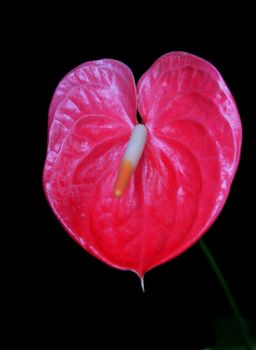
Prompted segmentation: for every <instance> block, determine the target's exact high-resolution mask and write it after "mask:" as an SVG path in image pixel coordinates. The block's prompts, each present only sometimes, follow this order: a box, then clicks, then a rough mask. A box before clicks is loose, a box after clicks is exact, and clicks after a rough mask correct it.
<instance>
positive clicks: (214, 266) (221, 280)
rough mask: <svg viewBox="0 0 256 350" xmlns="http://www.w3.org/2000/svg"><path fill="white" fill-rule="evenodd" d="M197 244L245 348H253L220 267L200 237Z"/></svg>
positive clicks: (251, 349) (250, 349)
mask: <svg viewBox="0 0 256 350" xmlns="http://www.w3.org/2000/svg"><path fill="white" fill-rule="evenodd" d="M199 245H200V247H201V249H202V251H203V253H204V255H205V257H206V259H207V260H208V262H209V264H210V265H211V268H212V269H213V272H214V273H215V275H216V277H217V279H218V281H219V283H220V285H221V287H222V289H223V292H224V294H225V296H226V298H227V300H228V302H229V305H230V307H231V309H232V310H233V312H234V315H235V317H236V320H237V323H238V325H239V327H240V330H241V334H242V335H243V338H244V341H245V344H246V348H247V349H248V350H253V349H254V346H253V343H252V339H251V336H250V334H249V331H248V328H247V326H246V324H245V322H244V320H243V319H242V317H241V314H240V311H239V309H238V307H237V305H236V302H235V300H234V298H233V296H232V294H231V292H230V289H229V286H228V284H227V282H226V280H225V278H224V276H223V274H222V272H221V271H220V268H219V267H218V265H217V263H216V261H215V259H214V257H213V256H212V254H211V252H210V251H209V249H208V247H207V245H206V244H205V243H204V241H203V239H202V238H201V239H200V241H199Z"/></svg>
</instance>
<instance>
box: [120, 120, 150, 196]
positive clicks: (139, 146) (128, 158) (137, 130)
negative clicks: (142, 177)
mask: <svg viewBox="0 0 256 350" xmlns="http://www.w3.org/2000/svg"><path fill="white" fill-rule="evenodd" d="M146 139H147V128H146V127H145V126H144V125H142V124H138V125H136V126H135V127H134V129H133V131H132V134H131V137H130V140H129V142H128V145H127V148H126V151H125V153H124V156H123V158H122V161H121V164H120V168H119V172H118V175H117V179H116V183H115V187H114V194H115V196H116V197H121V196H122V194H123V192H124V190H125V188H126V186H127V185H128V183H129V180H130V178H131V176H132V174H133V172H134V170H135V169H136V166H137V165H138V163H139V160H140V158H141V156H142V153H143V150H144V147H145V144H146Z"/></svg>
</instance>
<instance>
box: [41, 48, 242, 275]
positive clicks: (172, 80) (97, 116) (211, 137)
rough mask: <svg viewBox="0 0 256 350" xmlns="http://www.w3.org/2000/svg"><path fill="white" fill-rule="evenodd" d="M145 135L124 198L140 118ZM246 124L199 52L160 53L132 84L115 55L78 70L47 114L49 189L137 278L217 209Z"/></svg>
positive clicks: (63, 212)
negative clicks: (123, 171)
mask: <svg viewBox="0 0 256 350" xmlns="http://www.w3.org/2000/svg"><path fill="white" fill-rule="evenodd" d="M136 99H137V101H138V110H139V112H140V114H141V116H142V120H143V123H144V124H145V126H146V127H147V130H148V137H147V143H146V146H145V149H144V153H143V156H142V158H141V160H140V162H139V165H138V167H137V168H136V170H135V173H134V175H133V177H132V178H131V181H130V183H129V186H128V188H127V189H126V191H125V193H124V194H123V196H122V197H121V198H117V197H115V196H114V195H113V189H114V183H115V180H116V176H117V172H118V169H119V164H120V161H121V159H122V156H123V153H124V151H125V148H126V146H127V142H128V140H129V137H130V134H131V132H132V129H133V127H134V126H135V125H136V124H137V121H136ZM241 138H242V131H241V124H240V119H239V114H238V111H237V108H236V105H235V102H234V99H233V98H232V96H231V93H230V91H229V89H228V87H227V85H226V84H225V82H224V81H223V79H222V77H221V76H220V74H219V73H218V71H217V70H216V69H215V68H214V67H213V66H212V65H211V64H210V63H208V62H207V61H205V60H203V59H201V58H199V57H196V56H194V55H191V54H188V53H183V52H173V53H169V54H166V55H164V56H162V57H161V58H159V59H158V60H157V61H156V62H155V63H154V64H153V66H152V67H151V68H150V69H149V70H148V71H147V72H146V73H145V74H144V75H143V76H142V78H141V79H140V81H139V83H138V88H137V92H136V86H135V83H134V78H133V75H132V73H131V71H130V70H129V68H128V67H127V66H125V65H124V64H122V63H120V62H118V61H115V60H110V59H105V60H101V61H94V62H87V63H84V64H82V65H81V66H79V67H77V68H75V69H74V70H73V71H71V72H70V73H69V74H68V75H66V76H65V77H64V79H63V80H62V81H61V82H60V84H59V85H58V87H57V89H56V91H55V94H54V97H53V100H52V103H51V106H50V111H49V139H48V151H47V158H46V163H45V168H44V189H45V192H46V196H47V198H48V201H49V203H50V205H51V207H52V209H53V211H54V212H55V214H56V216H57V217H58V219H59V220H60V222H61V223H62V225H63V226H64V227H65V229H66V230H67V231H68V233H69V234H70V235H71V236H72V237H73V238H74V239H75V240H76V241H77V242H78V243H79V244H80V245H81V246H82V247H83V248H85V249H86V250H87V251H88V252H90V253H91V254H93V255H94V256H96V257H97V258H99V259H100V260H102V261H104V262H105V263H107V264H109V265H111V266H114V267H116V268H120V269H129V270H133V271H135V272H136V273H137V274H139V275H140V276H143V274H144V273H145V272H146V271H148V270H149V269H151V268H153V267H155V266H157V265H159V264H162V263H164V262H165V261H167V260H170V259H172V258H174V257H175V256H177V255H178V254H180V253H181V252H183V251H184V250H185V249H187V248H188V247H190V246H191V245H192V244H193V243H194V242H196V241H197V240H198V239H199V238H200V237H201V236H202V235H203V234H204V233H205V232H206V230H207V229H208V228H209V227H210V225H211V224H212V223H213V222H214V220H215V219H216V217H217V216H218V214H219V213H220V211H221V209H222V207H223V205H224V203H225V201H226V199H227V196H228V193H229V190H230V186H231V182H232V179H233V177H234V174H235V171H236V169H237V165H238V162H239V156H240V148H241Z"/></svg>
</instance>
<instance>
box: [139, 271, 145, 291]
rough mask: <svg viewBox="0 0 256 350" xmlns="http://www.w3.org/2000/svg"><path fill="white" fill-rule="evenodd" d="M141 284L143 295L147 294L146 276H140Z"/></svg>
mask: <svg viewBox="0 0 256 350" xmlns="http://www.w3.org/2000/svg"><path fill="white" fill-rule="evenodd" d="M140 284H141V289H142V291H143V293H145V285H144V275H143V276H140Z"/></svg>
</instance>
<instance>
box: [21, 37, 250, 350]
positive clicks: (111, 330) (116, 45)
mask: <svg viewBox="0 0 256 350" xmlns="http://www.w3.org/2000/svg"><path fill="white" fill-rule="evenodd" d="M55 39H56V40H55ZM170 42H171V40H170V41H166V42H165V44H164V45H160V44H157V43H156V42H155V41H154V43H150V44H148V45H144V46H143V45H142V44H140V45H136V46H135V45H134V44H133V43H130V44H129V45H126V46H125V45H121V44H120V42H119V41H118V40H115V42H113V43H112V45H111V42H109V41H108V43H107V44H106V43H105V45H104V44H99V45H93V46H90V45H87V44H86V38H85V40H84V43H82V44H81V42H80V43H79V44H76V43H73V44H72V45H69V46H68V49H67V45H66V46H65V44H64V45H63V44H62V42H59V41H58V38H57V36H56V38H52V40H51V43H47V42H46V43H44V46H43V49H41V50H38V51H36V52H35V53H34V55H33V60H35V61H36V62H37V74H36V77H35V78H36V80H37V84H36V91H34V101H33V103H34V105H35V111H36V113H35V114H34V115H33V117H32V118H31V124H30V126H31V133H30V145H31V149H30V150H32V157H33V161H32V171H31V174H30V175H31V185H32V186H31V196H30V199H31V201H30V204H31V213H32V214H31V216H30V224H31V229H30V230H29V235H28V236H29V238H30V240H29V243H28V245H27V248H28V251H29V259H28V261H29V262H28V264H27V267H26V272H27V276H28V281H26V282H24V283H23V288H24V294H26V296H28V298H27V299H26V300H27V301H26V305H25V309H29V310H31V311H32V312H31V313H30V314H29V315H30V316H29V317H30V320H31V323H30V326H31V324H33V325H34V327H33V331H35V332H36V333H37V334H38V338H37V339H40V340H41V341H46V343H49V342H51V344H53V342H56V343H59V342H60V341H63V340H64V341H65V342H66V341H68V340H70V339H71V341H72V342H75V341H76V340H80V341H82V342H83V344H85V347H86V344H87V343H88V341H91V340H92V341H93V342H94V345H95V346H96V345H97V344H105V345H104V346H105V347H107V346H111V347H112V346H117V347H118V348H120V349H121V348H123V346H124V344H125V346H142V345H143V344H144V346H145V347H147V346H149V345H152V346H154V347H155V348H157V349H164V348H172V349H185V348H189V349H201V348H203V347H206V346H211V345H214V343H215V334H214V325H213V321H214V319H215V318H216V317H217V316H220V315H231V314H232V313H231V310H230V308H229V306H228V304H227V302H226V300H225V297H224V295H223V293H222V290H221V288H220V286H219V284H218V282H217V281H216V279H215V276H214V275H213V273H212V270H211V269H210V267H209V265H208V263H207V261H206V259H205V257H204V255H203V253H202V252H201V250H200V248H199V247H198V246H197V245H195V246H193V247H192V248H191V249H189V250H188V251H187V252H185V253H184V254H182V255H181V256H179V257H178V258H176V259H174V260H172V261H170V262H169V263H166V264H165V265H162V266H160V267H157V268H156V269H154V270H152V271H150V272H149V273H147V274H146V276H145V289H146V293H145V294H143V293H142V291H141V288H140V283H139V279H138V278H137V276H135V275H134V274H133V273H131V272H123V271H119V270H116V269H113V268H111V267H109V266H107V265H105V264H103V263H101V262H100V261H98V260H97V259H95V258H94V257H92V256H91V255H89V254H88V253H87V252H85V251H84V250H83V249H82V248H81V247H80V246H78V245H77V244H76V243H75V242H74V241H73V240H72V239H71V238H70V237H69V236H68V234H67V233H65V231H64V230H63V228H62V227H61V225H60V224H59V222H58V221H57V219H56V218H55V216H54V214H53V213H52V211H51V209H50V208H49V206H48V204H47V202H46V199H45V197H44V194H43V190H42V180H41V174H42V170H43V165H44V159H45V156H46V142H47V115H48V107H49V104H50V101H51V98H52V95H53V92H54V89H55V88H56V86H57V84H58V82H59V81H60V79H61V78H62V77H63V76H64V75H65V74H66V73H67V72H68V71H69V70H71V69H73V68H74V67H75V66H77V65H79V64H81V63H83V62H85V61H88V60H97V59H101V58H114V59H117V60H120V61H122V62H124V63H125V64H127V65H128V66H129V67H130V68H131V69H132V71H133V73H134V76H135V79H136V81H138V79H139V78H140V76H141V75H142V74H143V73H144V72H145V71H146V70H147V69H148V68H149V67H150V66H151V64H152V63H153V62H154V61H155V60H156V59H157V58H158V57H160V56H161V55H162V54H164V53H167V52H170V51H173V50H182V51H187V52H191V53H194V54H196V55H199V56H201V57H203V58H205V59H207V60H208V61H210V62H211V63H212V64H213V65H214V66H215V67H216V68H217V69H218V70H219V71H220V72H221V74H222V76H223V77H224V80H225V81H226V83H227V84H228V86H229V88H230V89H231V91H232V93H233V95H234V97H235V99H236V102H237V105H238V109H239V111H240V115H241V120H242V125H243V148H242V156H241V162H240V165H239V169H238V172H237V175H236V177H235V180H234V183H233V185H232V189H231V193H230V196H229V198H228V201H227V203H226V205H225V207H224V209H223V211H222V212H221V214H220V216H219V217H218V219H217V221H216V222H215V223H214V225H213V226H212V228H211V229H210V230H209V231H208V233H207V234H206V236H205V241H206V243H207V244H208V246H209V248H210V249H211V251H212V252H213V254H214V256H215V258H216V260H217V261H218V263H219V265H220V267H221V269H222V271H223V273H224V275H225V276H226V279H227V281H228V283H229V285H230V288H231V290H232V292H233V294H234V297H235V299H236V300H237V304H238V306H239V308H240V310H241V312H242V314H243V316H244V317H245V318H248V319H251V320H255V319H256V316H255V315H256V305H255V295H256V287H255V283H254V279H255V245H254V240H255V239H254V236H255V233H256V224H255V215H256V213H255V203H254V200H253V194H252V191H253V190H254V189H255V186H254V182H255V136H256V135H255V112H256V110H255V106H254V104H255V91H253V89H252V85H253V74H252V73H253V68H252V67H253V64H254V62H255V54H254V53H253V52H250V51H248V50H246V45H244V46H243V44H242V43H241V42H240V44H239V45H240V46H238V45H237V44H236V43H234V44H233V45H226V44H225V45H215V44H212V45H209V43H208V44H207V45H204V44H201V45H192V44H191V43H186V42H182V41H181V42H180V43H179V44H178V45H171V44H170ZM251 196H252V198H251ZM24 300H25V299H24ZM21 302H22V300H21ZM24 302H25V301H24ZM44 318H45V319H44ZM42 320H43V321H42ZM52 336H53V339H52V338H51V337H52ZM119 337H120V338H119ZM50 339H51V340H50ZM74 348H75V347H74ZM89 348H90V347H89Z"/></svg>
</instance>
